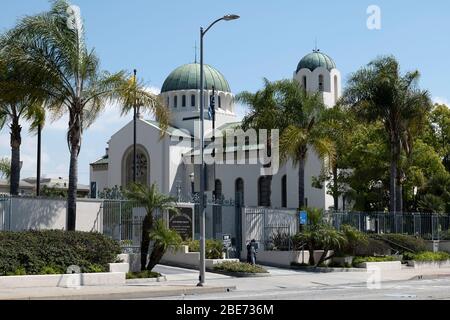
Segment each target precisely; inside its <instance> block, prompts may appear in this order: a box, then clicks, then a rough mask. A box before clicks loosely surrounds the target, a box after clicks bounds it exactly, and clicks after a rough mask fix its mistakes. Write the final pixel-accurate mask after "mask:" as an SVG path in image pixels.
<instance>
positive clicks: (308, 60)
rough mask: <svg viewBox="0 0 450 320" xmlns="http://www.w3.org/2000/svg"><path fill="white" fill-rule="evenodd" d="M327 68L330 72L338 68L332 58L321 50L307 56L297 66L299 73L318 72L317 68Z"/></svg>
mask: <svg viewBox="0 0 450 320" xmlns="http://www.w3.org/2000/svg"><path fill="white" fill-rule="evenodd" d="M320 67H323V68H326V69H327V70H328V71H331V70H332V69H335V68H336V64H335V63H334V61H333V59H331V58H330V56H328V55H326V54H325V53H322V52H320V51H319V50H314V52H312V53H310V54H308V55H306V56H305V57H303V59H302V60H301V61H300V63H299V64H298V66H297V71H296V72H299V71H300V70H301V69H309V70H311V71H314V70H316V69H317V68H320Z"/></svg>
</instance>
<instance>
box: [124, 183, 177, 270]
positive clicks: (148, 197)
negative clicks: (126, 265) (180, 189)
mask: <svg viewBox="0 0 450 320" xmlns="http://www.w3.org/2000/svg"><path fill="white" fill-rule="evenodd" d="M124 196H125V198H127V199H128V200H131V201H134V202H136V203H137V204H139V205H141V206H142V207H144V208H145V211H146V215H145V217H144V220H143V222H142V239H141V270H146V269H147V267H148V264H147V254H148V250H149V246H150V232H152V229H153V227H154V220H155V217H154V215H155V213H156V212H155V211H160V212H163V211H169V212H175V213H178V208H177V207H176V203H175V202H176V199H175V198H174V197H171V196H167V195H165V194H162V193H160V192H159V190H158V187H157V185H156V184H153V185H152V186H151V187H150V188H148V187H146V186H144V185H142V184H131V186H130V187H129V188H128V189H126V190H125V193H124Z"/></svg>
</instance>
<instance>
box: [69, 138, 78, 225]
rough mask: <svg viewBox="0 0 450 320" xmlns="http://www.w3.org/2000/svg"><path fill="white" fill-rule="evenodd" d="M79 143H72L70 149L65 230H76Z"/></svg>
mask: <svg viewBox="0 0 450 320" xmlns="http://www.w3.org/2000/svg"><path fill="white" fill-rule="evenodd" d="M79 150H80V149H79V145H78V144H77V145H72V147H71V151H70V166H69V189H68V191H67V230H68V231H75V230H76V220H77V184H78V152H79Z"/></svg>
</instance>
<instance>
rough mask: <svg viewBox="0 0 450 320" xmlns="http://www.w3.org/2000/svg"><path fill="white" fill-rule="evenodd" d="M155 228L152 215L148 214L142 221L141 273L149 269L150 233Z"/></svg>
mask: <svg viewBox="0 0 450 320" xmlns="http://www.w3.org/2000/svg"><path fill="white" fill-rule="evenodd" d="M152 227H153V222H152V213H151V212H147V215H146V216H145V218H144V221H142V233H141V271H144V270H146V269H147V255H148V249H149V246H150V231H151V229H152Z"/></svg>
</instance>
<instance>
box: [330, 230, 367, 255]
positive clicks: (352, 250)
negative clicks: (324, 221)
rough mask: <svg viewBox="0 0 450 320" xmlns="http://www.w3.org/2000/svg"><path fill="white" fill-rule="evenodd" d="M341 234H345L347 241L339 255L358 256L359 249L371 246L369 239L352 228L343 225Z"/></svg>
mask: <svg viewBox="0 0 450 320" xmlns="http://www.w3.org/2000/svg"><path fill="white" fill-rule="evenodd" d="M341 232H342V233H343V234H344V237H345V239H346V240H347V241H346V244H345V245H344V246H343V248H342V249H341V250H339V252H338V253H337V255H344V256H345V255H353V256H354V255H356V250H357V248H359V247H364V246H367V245H368V244H369V237H368V236H367V235H366V234H364V233H362V232H360V231H359V230H358V229H356V228H354V227H352V226H349V225H343V226H342V228H341Z"/></svg>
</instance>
